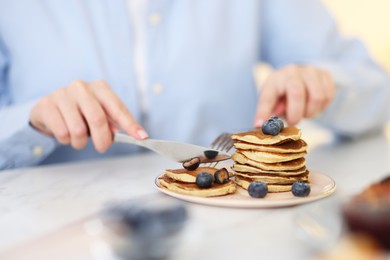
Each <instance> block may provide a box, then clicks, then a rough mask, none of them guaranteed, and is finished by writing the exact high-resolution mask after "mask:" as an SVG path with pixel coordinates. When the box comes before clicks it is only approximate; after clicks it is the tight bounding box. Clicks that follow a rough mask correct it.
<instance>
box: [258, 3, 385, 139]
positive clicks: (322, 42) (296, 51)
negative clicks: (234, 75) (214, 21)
mask: <svg viewBox="0 0 390 260" xmlns="http://www.w3.org/2000/svg"><path fill="white" fill-rule="evenodd" d="M262 17H263V23H262V33H263V35H262V46H261V48H262V59H263V60H264V61H265V62H267V63H269V64H271V65H272V66H273V67H275V68H279V67H283V66H285V65H288V64H310V65H314V66H317V67H321V68H324V69H327V70H328V71H329V72H331V74H332V76H333V79H334V81H335V84H336V96H335V99H334V100H333V102H332V103H331V105H330V106H329V107H328V108H327V109H326V110H325V111H324V112H323V113H322V114H321V115H319V116H318V117H317V118H316V120H317V121H318V122H320V123H322V124H324V125H326V126H327V127H329V128H331V129H332V130H333V131H334V132H335V133H337V134H340V135H342V136H348V137H355V136H358V135H360V134H363V133H367V132H370V131H373V130H378V129H381V128H382V127H383V125H384V124H385V123H386V121H387V120H389V119H390V116H389V114H390V108H389V105H390V78H389V76H388V74H387V73H386V72H385V71H384V70H383V69H382V68H381V67H380V66H379V65H378V64H377V63H375V61H373V59H372V58H371V57H370V54H369V53H368V51H367V50H366V48H365V47H364V45H363V44H362V42H361V41H359V40H357V39H353V38H346V37H343V36H342V35H341V34H340V32H339V31H338V28H337V25H336V23H335V20H334V18H333V17H332V15H331V14H330V13H329V12H328V11H327V9H326V8H325V6H324V5H323V4H322V3H321V1H319V0H293V1H285V0H266V1H264V6H263V12H262Z"/></svg>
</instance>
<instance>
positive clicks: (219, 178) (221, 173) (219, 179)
mask: <svg viewBox="0 0 390 260" xmlns="http://www.w3.org/2000/svg"><path fill="white" fill-rule="evenodd" d="M214 179H215V182H216V183H218V184H225V183H228V182H229V172H228V170H226V168H222V169H219V170H216V171H215V173H214Z"/></svg>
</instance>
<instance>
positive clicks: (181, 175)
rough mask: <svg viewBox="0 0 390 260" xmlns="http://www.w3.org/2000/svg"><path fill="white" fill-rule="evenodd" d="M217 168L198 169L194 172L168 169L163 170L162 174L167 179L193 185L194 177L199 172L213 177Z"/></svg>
mask: <svg viewBox="0 0 390 260" xmlns="http://www.w3.org/2000/svg"><path fill="white" fill-rule="evenodd" d="M217 170H218V169H217V168H214V167H198V168H197V169H196V170H193V171H189V170H186V169H184V168H182V169H168V170H165V171H164V173H165V175H166V176H167V177H169V178H171V179H174V180H177V181H180V182H188V183H195V182H196V176H197V175H198V174H199V173H201V172H208V173H210V174H211V175H214V173H215V171H217Z"/></svg>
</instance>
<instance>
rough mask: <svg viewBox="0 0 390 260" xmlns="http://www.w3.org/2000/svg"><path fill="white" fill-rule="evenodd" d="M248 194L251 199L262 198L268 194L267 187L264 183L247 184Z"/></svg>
mask: <svg viewBox="0 0 390 260" xmlns="http://www.w3.org/2000/svg"><path fill="white" fill-rule="evenodd" d="M248 193H249V195H250V196H251V197H252V198H264V197H265V195H267V193H268V186H267V184H266V183H265V182H261V181H254V182H252V183H251V184H249V187H248Z"/></svg>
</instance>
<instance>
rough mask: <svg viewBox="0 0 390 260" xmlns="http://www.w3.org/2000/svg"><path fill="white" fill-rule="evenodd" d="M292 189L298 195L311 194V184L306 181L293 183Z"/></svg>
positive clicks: (305, 195)
mask: <svg viewBox="0 0 390 260" xmlns="http://www.w3.org/2000/svg"><path fill="white" fill-rule="evenodd" d="M291 191H292V193H293V194H294V196H296V197H307V196H308V195H309V194H310V185H309V184H307V183H305V182H301V181H296V182H294V183H293V185H292V190H291Z"/></svg>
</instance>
